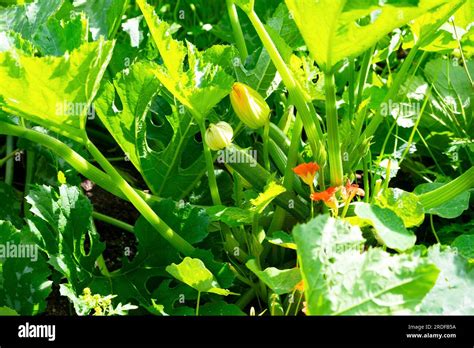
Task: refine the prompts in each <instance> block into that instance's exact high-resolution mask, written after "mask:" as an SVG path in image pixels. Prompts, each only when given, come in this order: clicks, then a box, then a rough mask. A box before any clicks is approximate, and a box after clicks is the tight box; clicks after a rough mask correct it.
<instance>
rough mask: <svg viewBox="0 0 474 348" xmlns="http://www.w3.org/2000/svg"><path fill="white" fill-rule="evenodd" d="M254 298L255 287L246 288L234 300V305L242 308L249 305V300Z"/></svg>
mask: <svg viewBox="0 0 474 348" xmlns="http://www.w3.org/2000/svg"><path fill="white" fill-rule="evenodd" d="M254 298H255V289H253V288H250V289H248V290H247V291H246V292H245V293H244V294H243V295H242V296H240V298H239V299H238V300H237V302H235V305H236V306H238V307H239V308H240V309H244V308H245V307H247V306H248V305H249V303H250V302H252V300H253V299H254Z"/></svg>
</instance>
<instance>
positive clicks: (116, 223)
mask: <svg viewBox="0 0 474 348" xmlns="http://www.w3.org/2000/svg"><path fill="white" fill-rule="evenodd" d="M92 217H93V218H95V219H96V220H99V221H103V222H105V223H108V224H109V225H112V226H116V227H118V228H120V229H122V230H124V231H127V232H130V233H133V226H132V225H130V224H127V223H126V222H123V221H121V220H118V219H115V218H113V217H111V216H108V215H104V214H101V213H98V212H96V211H93V212H92Z"/></svg>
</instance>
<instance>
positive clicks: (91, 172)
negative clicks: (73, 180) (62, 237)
mask: <svg viewBox="0 0 474 348" xmlns="http://www.w3.org/2000/svg"><path fill="white" fill-rule="evenodd" d="M0 125H1V127H0V133H1V134H7V135H14V136H18V137H23V138H25V139H28V140H31V141H33V142H37V143H40V144H41V145H43V146H45V147H48V148H49V149H51V150H53V151H54V152H55V153H56V154H57V155H58V156H60V157H61V158H63V159H64V160H65V161H66V162H68V163H69V164H70V165H71V166H72V167H73V168H74V169H76V170H77V171H78V172H80V173H82V174H84V175H86V176H87V177H88V178H89V179H91V180H93V181H94V182H96V183H97V184H99V185H101V186H102V187H104V188H105V189H106V190H108V191H109V192H111V193H114V194H116V192H117V191H118V193H119V194H117V196H119V197H125V198H126V199H127V200H129V201H130V202H131V203H132V204H133V205H134V206H135V208H137V210H138V211H139V212H140V213H141V214H142V215H143V216H144V217H145V218H146V219H147V220H148V222H150V224H151V225H152V226H153V227H154V228H155V229H156V230H157V231H158V232H159V233H160V234H161V235H162V236H163V238H165V239H166V240H167V241H168V242H169V243H170V244H171V245H173V246H174V247H175V248H176V249H177V250H178V251H180V252H182V253H183V254H184V255H191V254H192V253H193V252H194V247H193V246H192V245H191V244H189V243H188V242H187V241H186V240H184V239H183V238H182V237H181V236H179V235H178V234H176V232H174V231H173V230H172V229H171V228H170V227H168V225H166V223H164V222H163V221H162V220H161V219H160V218H159V217H158V215H156V213H155V212H154V211H153V210H152V209H151V208H150V206H149V205H148V204H147V203H146V201H145V198H144V197H143V196H142V195H141V194H140V193H139V192H137V191H136V190H135V189H133V188H132V187H131V186H130V185H129V184H128V183H127V182H126V181H125V180H124V179H123V178H122V177H121V176H120V174H119V173H118V172H117V170H116V169H115V168H114V167H113V166H112V165H111V164H110V163H109V162H108V161H107V159H106V158H105V157H104V156H103V155H102V153H101V152H100V151H99V150H98V149H97V148H96V147H95V145H94V144H92V143H91V142H88V143H87V144H86V146H87V149H88V150H89V151H90V152H91V154H92V155H93V156H94V158H95V159H96V160H97V162H98V163H99V164H100V165H101V166H102V167H103V168H104V170H106V171H107V173H108V174H109V175H107V174H105V173H103V172H102V171H100V170H99V169H97V168H96V167H94V166H93V165H91V164H90V163H89V162H87V161H86V160H85V159H84V158H82V157H81V156H79V155H78V154H77V153H76V152H74V151H73V150H71V149H70V148H69V147H68V146H67V145H65V144H64V143H62V142H60V141H59V140H57V139H54V138H52V137H50V136H48V135H45V134H41V133H38V132H36V131H34V130H31V129H27V128H23V127H19V126H15V125H11V124H7V123H0Z"/></svg>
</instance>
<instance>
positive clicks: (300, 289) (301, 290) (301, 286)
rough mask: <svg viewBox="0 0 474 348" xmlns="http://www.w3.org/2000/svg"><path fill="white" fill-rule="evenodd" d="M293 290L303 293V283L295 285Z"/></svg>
mask: <svg viewBox="0 0 474 348" xmlns="http://www.w3.org/2000/svg"><path fill="white" fill-rule="evenodd" d="M295 290H298V291H300V292H303V291H304V281H303V280H302V281H300V282H299V283H298V284H296V286H295Z"/></svg>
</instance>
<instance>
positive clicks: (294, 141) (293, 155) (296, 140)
mask: <svg viewBox="0 0 474 348" xmlns="http://www.w3.org/2000/svg"><path fill="white" fill-rule="evenodd" d="M302 131H303V122H302V121H301V117H299V116H298V115H297V117H296V120H295V124H294V125H293V133H292V136H291V145H290V150H289V152H288V161H287V163H286V169H285V175H284V177H283V186H284V187H285V188H286V189H287V190H289V189H291V187H292V186H293V181H294V175H295V174H294V173H293V168H294V167H296V163H297V161H298V148H299V145H300V139H301V133H302ZM285 215H286V212H285V210H284V209H283V208H281V207H277V209H276V211H275V215H274V216H273V219H272V222H271V224H270V229H269V230H270V232H274V231H278V230H280V229H281V228H282V226H283V223H284V222H285Z"/></svg>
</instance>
